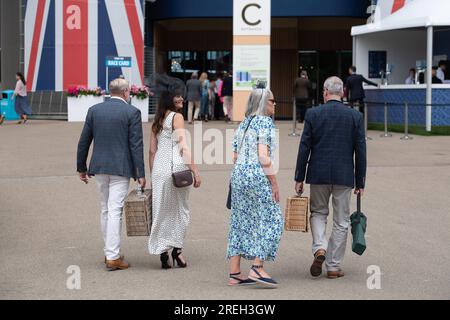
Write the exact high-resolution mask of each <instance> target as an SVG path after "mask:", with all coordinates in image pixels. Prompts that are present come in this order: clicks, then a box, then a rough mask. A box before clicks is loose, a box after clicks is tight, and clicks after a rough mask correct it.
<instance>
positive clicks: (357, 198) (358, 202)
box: [356, 193, 361, 213]
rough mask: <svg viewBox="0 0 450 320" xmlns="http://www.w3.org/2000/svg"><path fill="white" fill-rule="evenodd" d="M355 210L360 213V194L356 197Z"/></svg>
mask: <svg viewBox="0 0 450 320" xmlns="http://www.w3.org/2000/svg"><path fill="white" fill-rule="evenodd" d="M356 210H357V212H358V213H361V194H360V193H358V196H357V197H356Z"/></svg>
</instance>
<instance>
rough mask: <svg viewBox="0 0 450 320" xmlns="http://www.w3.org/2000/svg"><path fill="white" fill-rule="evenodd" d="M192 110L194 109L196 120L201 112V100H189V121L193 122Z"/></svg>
mask: <svg viewBox="0 0 450 320" xmlns="http://www.w3.org/2000/svg"><path fill="white" fill-rule="evenodd" d="M192 110H194V120H197V119H198V113H199V112H200V101H189V102H188V121H189V122H192Z"/></svg>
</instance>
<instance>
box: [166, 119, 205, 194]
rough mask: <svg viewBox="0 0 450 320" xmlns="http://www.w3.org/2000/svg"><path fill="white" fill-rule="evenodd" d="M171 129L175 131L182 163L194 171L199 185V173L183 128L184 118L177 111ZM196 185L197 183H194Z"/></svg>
mask: <svg viewBox="0 0 450 320" xmlns="http://www.w3.org/2000/svg"><path fill="white" fill-rule="evenodd" d="M173 129H174V133H175V138H176V141H177V142H178V149H179V150H180V153H181V156H182V157H183V160H184V163H185V164H186V165H187V166H188V168H189V169H190V170H191V171H192V172H193V173H194V178H195V180H196V182H198V186H199V185H200V174H199V171H198V169H197V166H196V165H195V163H194V161H193V159H192V154H191V150H190V149H189V146H188V145H187V141H186V133H185V129H184V118H183V116H182V115H181V114H179V113H177V114H176V115H175V116H174V119H173ZM196 185H197V183H196Z"/></svg>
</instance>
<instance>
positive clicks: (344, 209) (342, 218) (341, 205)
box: [310, 184, 352, 271]
mask: <svg viewBox="0 0 450 320" xmlns="http://www.w3.org/2000/svg"><path fill="white" fill-rule="evenodd" d="M310 188H311V196H310V197H311V199H310V200H311V233H312V237H313V245H312V251H313V254H314V253H315V252H316V251H317V250H319V249H323V250H325V251H326V252H327V253H326V260H325V265H326V267H327V270H328V271H338V270H339V269H340V267H341V262H342V260H343V259H344V255H345V247H346V245H347V234H348V229H349V225H350V197H351V194H352V189H351V188H349V187H345V186H335V185H315V184H311V186H310ZM330 196H332V199H333V200H332V202H333V231H332V233H331V237H330V240H329V241H327V238H326V231H327V220H328V214H329V209H328V204H329V201H330Z"/></svg>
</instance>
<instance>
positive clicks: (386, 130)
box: [380, 103, 392, 138]
mask: <svg viewBox="0 0 450 320" xmlns="http://www.w3.org/2000/svg"><path fill="white" fill-rule="evenodd" d="M380 137H382V138H387V137H392V134H390V133H389V132H388V108H387V103H385V104H384V134H382V135H380Z"/></svg>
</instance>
